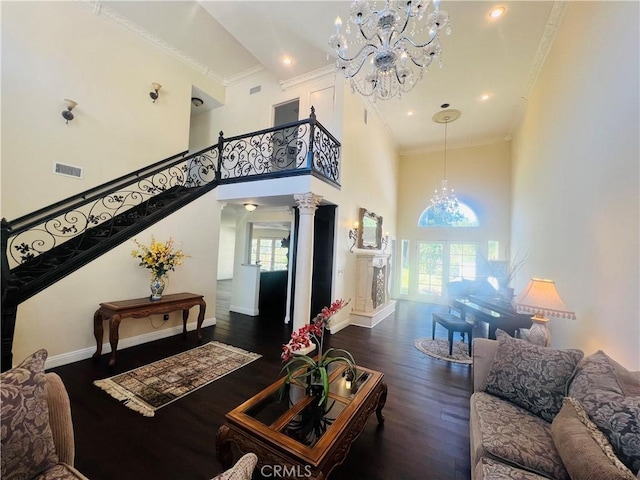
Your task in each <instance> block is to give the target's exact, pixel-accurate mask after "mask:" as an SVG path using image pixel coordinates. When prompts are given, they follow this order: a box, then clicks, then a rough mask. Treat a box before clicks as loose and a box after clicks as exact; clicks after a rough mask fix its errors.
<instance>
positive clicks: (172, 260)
mask: <svg viewBox="0 0 640 480" xmlns="http://www.w3.org/2000/svg"><path fill="white" fill-rule="evenodd" d="M133 242H134V243H135V244H136V245H137V246H138V247H139V248H138V249H136V250H132V251H131V256H132V257H134V258H139V259H140V263H139V265H140V266H141V267H144V268H148V269H150V270H151V277H152V278H159V277H163V276H165V275H166V274H167V273H169V272H170V271H171V272H173V271H175V269H176V267H177V266H178V265H182V263H183V262H184V259H185V258H189V256H188V255H186V254H185V253H184V252H183V251H182V250H175V251H174V245H173V238H170V239H169V241H167V242H158V241H156V239H155V237H153V236H152V237H151V244H150V245H149V246H148V247H147V246H146V245H142V244H141V243H139V242H138V241H137V240H136V239H133Z"/></svg>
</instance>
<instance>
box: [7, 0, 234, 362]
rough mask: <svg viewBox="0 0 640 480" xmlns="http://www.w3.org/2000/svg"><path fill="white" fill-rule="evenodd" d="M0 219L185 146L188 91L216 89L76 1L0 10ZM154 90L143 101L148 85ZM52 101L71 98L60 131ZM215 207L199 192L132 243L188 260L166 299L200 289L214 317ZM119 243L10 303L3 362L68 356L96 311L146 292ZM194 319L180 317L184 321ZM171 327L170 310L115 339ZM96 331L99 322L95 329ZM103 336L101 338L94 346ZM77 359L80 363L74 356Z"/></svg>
mask: <svg viewBox="0 0 640 480" xmlns="http://www.w3.org/2000/svg"><path fill="white" fill-rule="evenodd" d="M1 21H2V85H1V88H2V90H1V94H2V107H1V108H2V110H1V113H2V132H1V135H2V151H1V153H2V175H1V176H2V180H1V181H2V216H3V217H6V218H8V219H9V220H12V219H14V218H16V217H17V216H19V215H23V214H26V213H29V212H32V211H34V210H35V209H37V208H41V207H44V206H46V205H49V204H51V203H52V202H55V201H57V200H61V199H63V198H66V197H68V196H70V195H73V194H77V193H80V192H81V191H83V190H86V189H88V188H91V187H93V186H96V185H99V184H101V183H104V182H106V181H109V180H112V179H114V178H116V177H118V176H120V175H123V174H125V173H129V172H131V171H133V170H136V169H138V168H140V167H142V166H145V165H148V164H151V163H153V162H157V161H159V160H162V159H163V158H167V157H169V156H171V155H173V154H175V153H178V152H181V151H184V150H186V149H187V148H188V141H189V131H188V130H189V112H190V96H191V86H192V84H197V85H198V86H199V88H201V89H203V90H206V91H207V93H208V94H209V95H211V96H212V97H214V98H218V99H220V100H221V101H222V100H223V99H224V89H223V87H222V86H221V85H218V84H216V83H215V82H213V81H211V80H210V79H208V78H206V77H204V76H203V75H201V74H200V73H198V72H197V71H195V70H193V69H192V68H191V67H188V66H186V65H185V64H184V63H182V62H181V61H179V60H178V59H176V58H175V57H173V56H171V55H169V54H167V53H165V52H164V51H162V50H160V49H159V48H157V47H156V46H154V45H152V44H151V43H148V42H147V41H146V40H144V39H142V38H141V37H140V36H138V35H137V34H135V33H133V32H132V31H130V30H128V29H126V28H124V27H123V26H122V25H120V24H118V23H115V22H114V21H112V20H111V19H109V18H107V17H106V16H104V15H96V14H94V13H93V10H92V8H91V6H90V4H89V3H88V2H2V19H1ZM152 82H159V83H161V84H162V85H163V87H162V89H161V90H160V98H159V100H158V101H157V102H156V103H155V104H154V103H152V101H151V98H150V97H149V91H150V90H151V83H152ZM64 98H71V99H73V100H75V101H77V102H78V107H77V108H76V109H75V110H74V112H73V113H74V115H75V117H76V118H75V119H74V120H73V121H71V122H70V123H69V124H68V125H66V124H65V121H64V119H63V118H62V116H61V112H62V110H64V108H65V105H64V102H63V99H64ZM54 161H60V162H64V163H69V164H71V165H76V166H82V167H84V169H85V170H84V174H85V177H84V179H83V180H75V179H70V178H65V177H61V176H57V175H52V173H51V171H52V166H53V162H54ZM219 221H220V204H219V202H217V201H216V194H215V193H209V194H208V195H206V196H205V197H202V198H200V199H199V200H197V201H196V202H194V203H192V204H190V205H189V206H187V207H185V208H183V209H182V210H180V211H179V212H178V213H176V214H173V215H172V216H170V217H168V218H166V219H165V220H163V221H162V222H160V223H158V224H157V225H154V226H152V227H151V228H149V229H148V230H147V231H145V232H142V233H141V234H139V235H138V236H137V238H138V239H139V240H140V241H142V242H145V243H146V242H148V241H149V239H150V238H151V235H152V234H154V235H155V236H156V238H158V239H159V240H166V239H168V238H169V237H173V238H174V239H175V241H176V242H177V244H181V245H182V246H183V247H184V251H185V252H186V253H187V254H189V255H191V257H192V258H190V259H188V260H186V262H185V264H184V265H182V266H180V267H178V269H177V271H176V272H174V273H171V275H170V277H169V285H168V287H167V293H178V292H182V291H191V292H194V293H201V294H203V295H204V296H205V300H206V301H207V306H208V308H207V315H206V317H207V318H212V317H213V316H214V313H215V289H216V286H215V285H216V283H215V281H216V270H217V255H215V254H214V255H211V253H210V252H212V251H213V252H217V251H218V232H217V230H218V225H219ZM133 248H135V245H134V244H133V243H131V242H126V243H125V244H123V245H120V246H119V247H117V248H115V249H114V250H112V251H111V252H109V253H107V254H106V255H104V256H102V257H100V258H98V259H97V260H95V261H94V262H92V263H90V264H89V265H88V266H86V267H84V268H82V269H80V270H78V271H76V272H74V273H73V274H71V275H69V276H67V277H65V278H64V279H63V280H61V281H60V282H58V283H56V284H55V285H53V286H52V287H50V288H47V289H46V290H45V291H43V292H41V293H39V294H38V295H36V296H34V297H32V298H31V299H29V300H28V301H26V302H25V303H23V304H21V305H20V306H19V307H18V315H17V321H16V332H15V339H14V349H13V352H14V360H15V361H16V362H19V361H21V360H22V359H23V358H24V357H26V356H27V355H29V354H31V353H32V352H33V351H35V350H37V349H39V348H46V349H47V350H48V351H49V356H50V357H53V356H57V357H64V356H67V357H68V358H69V359H70V360H69V361H73V360H77V359H78V358H77V356H78V355H80V356H83V355H84V356H85V357H86V356H87V352H89V355H90V354H91V353H92V351H93V350H94V349H95V339H94V337H93V313H94V312H95V310H96V309H97V308H98V306H99V303H101V302H105V301H113V300H123V299H130V298H137V297H145V296H148V295H149V293H150V292H149V272H148V271H147V270H144V269H142V268H140V267H139V266H138V265H137V262H136V261H135V259H133V258H132V257H131V255H130V252H131V250H132V249H133ZM196 316H197V314H196V313H192V317H191V318H192V322H193V321H194V320H195V318H196ZM180 324H181V315H180V314H179V312H178V313H175V314H172V316H171V319H170V320H169V321H168V322H166V323H164V324H163V323H162V321H161V317H160V318H155V319H149V318H147V319H137V320H136V319H127V320H124V321H123V322H122V324H121V327H120V338H121V342H122V340H125V339H130V338H131V337H134V336H137V335H141V334H149V333H154V332H160V331H161V330H163V329H164V330H167V329H169V328H170V327H175V326H177V325H180ZM105 328H106V329H107V332H108V326H105ZM107 340H108V333H105V342H106V341H107ZM83 358H84V357H83Z"/></svg>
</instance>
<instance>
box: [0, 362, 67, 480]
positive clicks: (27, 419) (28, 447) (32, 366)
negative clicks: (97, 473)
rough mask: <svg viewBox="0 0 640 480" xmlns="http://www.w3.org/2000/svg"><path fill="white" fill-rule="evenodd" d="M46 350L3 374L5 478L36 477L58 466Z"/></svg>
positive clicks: (1, 409)
mask: <svg viewBox="0 0 640 480" xmlns="http://www.w3.org/2000/svg"><path fill="white" fill-rule="evenodd" d="M46 359H47V351H46V350H38V351H37V352H36V353H34V354H33V355H31V356H30V357H28V358H27V359H25V360H24V361H23V362H22V363H21V364H20V365H18V366H17V367H14V368H12V369H10V370H8V371H6V372H4V373H3V374H2V375H0V398H1V399H2V405H1V407H0V425H1V428H0V437H1V441H2V470H1V472H2V475H0V476H1V477H2V478H3V479H6V480H8V479H23V478H33V477H35V476H36V475H38V474H39V473H41V472H42V471H44V470H46V469H47V468H49V467H52V466H54V465H55V464H56V463H58V457H57V455H56V452H55V446H54V444H53V436H52V434H51V427H50V426H49V410H48V407H47V391H46V384H47V380H46V377H45V374H44V361H45V360H46Z"/></svg>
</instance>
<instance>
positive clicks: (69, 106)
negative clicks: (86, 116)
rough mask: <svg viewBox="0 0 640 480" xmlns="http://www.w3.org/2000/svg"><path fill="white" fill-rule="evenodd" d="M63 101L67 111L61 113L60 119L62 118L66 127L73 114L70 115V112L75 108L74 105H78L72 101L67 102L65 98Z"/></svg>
mask: <svg viewBox="0 0 640 480" xmlns="http://www.w3.org/2000/svg"><path fill="white" fill-rule="evenodd" d="M64 101H65V103H66V104H67V109H66V110H63V111H62V118H64V119H65V120H66V121H67V125H68V124H69V120H73V113H71V110H73V109H74V108H76V105H78V104H77V103H76V102H74V101H73V100H69V99H68V98H65V99H64Z"/></svg>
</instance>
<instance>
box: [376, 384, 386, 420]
mask: <svg viewBox="0 0 640 480" xmlns="http://www.w3.org/2000/svg"><path fill="white" fill-rule="evenodd" d="M380 387H381V388H382V393H380V398H379V400H378V406H377V407H376V417H378V423H384V415H383V414H382V409H383V408H384V404H385V403H387V384H386V383H384V382H381V383H380Z"/></svg>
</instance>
